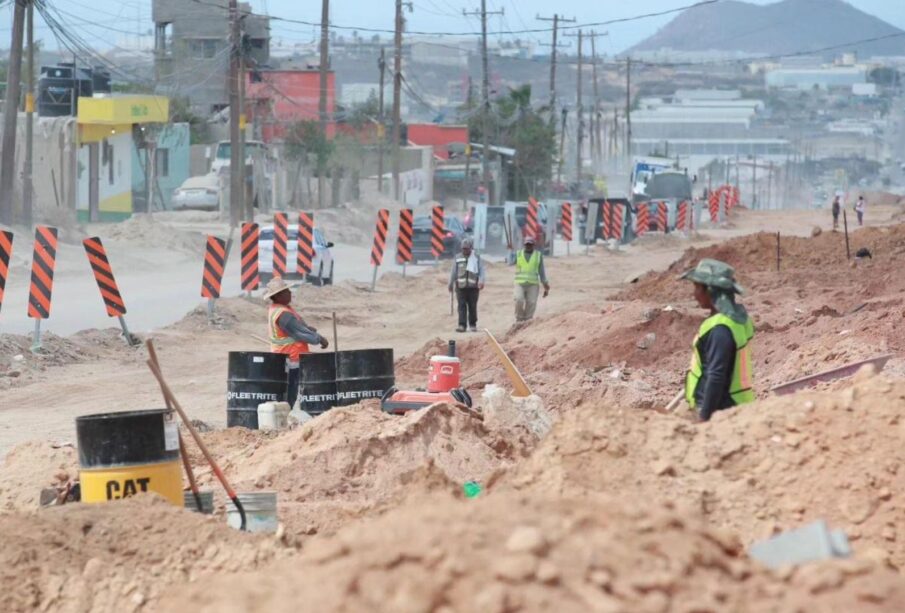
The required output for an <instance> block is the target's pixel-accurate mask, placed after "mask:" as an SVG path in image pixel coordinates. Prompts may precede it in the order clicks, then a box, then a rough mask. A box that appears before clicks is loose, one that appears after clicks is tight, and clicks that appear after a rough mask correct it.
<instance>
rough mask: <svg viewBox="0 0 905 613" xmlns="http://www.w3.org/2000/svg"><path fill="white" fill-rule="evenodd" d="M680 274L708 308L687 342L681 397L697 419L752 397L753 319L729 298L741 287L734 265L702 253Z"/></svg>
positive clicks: (733, 297)
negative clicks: (688, 352)
mask: <svg viewBox="0 0 905 613" xmlns="http://www.w3.org/2000/svg"><path fill="white" fill-rule="evenodd" d="M680 278H682V279H687V280H689V281H692V282H694V297H695V300H697V302H698V304H699V305H701V307H702V308H705V309H708V310H709V311H710V317H708V318H707V319H705V320H704V322H703V323H702V324H701V327H700V329H699V330H698V334H697V336H695V337H694V341H693V342H692V355H691V367H690V368H689V370H688V374H687V376H686V379H685V400H687V401H688V406H690V407H691V408H692V409H696V410H697V412H698V416H699V417H700V419H701V421H708V420H709V419H710V417H711V416H712V415H713V413H715V412H716V411H721V410H723V409H728V408H731V407H734V406H737V405H740V404H744V403H746V402H752V401H753V400H754V383H753V378H752V368H751V345H750V343H751V340H752V339H753V338H754V324H753V323H752V322H751V317H750V316H749V315H748V312H747V311H746V310H745V307H744V306H742V305H740V304H738V303H737V302H736V301H735V296H736V295H737V294H741V293H743V290H742V287H741V286H740V285H739V284H738V283H736V281H735V271H734V270H733V269H732V267H731V266H729V264H726V263H725V262H720V261H719V260H711V259H703V260H701V261H700V262H698V265H697V267H695V268H694V269H692V270H689V271H688V272H686V273H685V274H683V275H682V276H681V277H680Z"/></svg>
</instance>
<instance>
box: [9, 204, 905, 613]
mask: <svg viewBox="0 0 905 613" xmlns="http://www.w3.org/2000/svg"><path fill="white" fill-rule="evenodd" d="M898 212H899V209H898V207H897V206H889V207H886V208H881V207H874V208H872V209H871V213H872V218H871V219H872V223H875V226H874V227H871V228H867V229H865V230H860V231H858V232H855V233H854V234H853V236H852V246H867V247H869V248H870V249H871V251H872V252H873V256H874V257H873V258H872V259H870V260H867V261H862V262H859V263H858V265H857V266H855V267H851V266H850V265H849V264H848V263H847V262H846V260H845V257H844V248H845V246H844V240H843V239H842V237H841V236H840V235H838V234H833V233H831V232H828V231H826V230H827V228H826V226H827V225H828V224H827V220H826V219H824V217H825V213H822V212H782V213H754V212H749V211H740V212H739V214H738V215H736V216H735V217H733V219H732V220H731V223H730V224H729V225H730V227H727V228H713V229H707V230H705V231H704V233H703V235H699V236H696V237H695V238H693V239H687V238H683V237H680V236H655V235H654V236H648V237H646V238H645V239H644V240H642V241H639V242H638V243H636V244H635V245H633V246H631V247H629V248H626V249H623V250H621V251H619V252H613V251H609V250H608V249H606V248H605V247H604V246H602V245H600V246H597V247H595V248H594V249H592V251H591V253H590V254H589V255H583V254H582V255H574V256H572V257H570V258H553V259H550V260H548V270H549V274H550V277H551V283H552V285H553V291H552V293H551V295H550V297H549V298H547V299H545V300H543V301H542V302H541V305H540V308H539V313H538V318H537V319H536V320H535V321H533V322H531V323H530V324H528V325H527V326H523V327H520V328H515V327H513V326H512V320H513V313H512V298H511V275H512V271H511V269H508V268H506V267H505V266H504V265H502V264H492V265H491V267H490V270H489V284H488V288H487V290H486V291H485V292H484V294H483V295H482V299H481V321H480V323H481V325H482V326H487V327H488V328H489V329H491V330H492V331H493V332H494V333H495V334H496V335H497V336H498V337H499V338H500V339H501V341H502V342H503V344H504V345H505V346H506V348H507V350H508V351H509V352H510V355H511V356H512V358H513V360H514V361H515V363H516V364H517V365H518V367H519V368H520V369H521V371H522V372H523V373H524V374H525V376H526V379H527V381H528V383H529V384H530V385H531V387H532V389H533V390H534V391H535V392H536V393H537V394H538V395H539V396H540V398H542V399H543V402H544V403H545V404H546V406H547V409H548V410H549V411H550V415H552V417H553V426H552V430H551V431H550V433H549V434H547V435H546V436H540V435H541V434H543V433H544V432H545V431H546V427H545V428H543V429H540V430H538V429H536V428H534V427H533V426H535V425H536V424H533V423H528V420H529V416H528V415H527V414H524V415H522V416H521V419H524V420H525V422H524V423H519V421H518V420H519V417H518V416H516V419H515V421H514V422H513V419H512V414H509V415H507V416H506V418H505V419H503V418H501V416H500V415H498V414H495V413H494V411H495V410H497V409H496V408H495V407H494V406H492V405H491V404H489V403H488V404H486V406H482V405H481V403H482V402H483V401H481V400H479V403H478V404H479V408H480V409H482V411H477V412H476V411H467V410H463V409H462V408H460V407H454V406H447V405H437V406H435V407H433V408H432V409H430V410H426V411H421V412H418V413H415V414H410V415H408V416H406V417H403V418H397V417H392V416H388V415H385V414H382V413H381V412H380V411H379V409H378V408H377V407H376V403H375V402H367V403H362V404H361V405H357V406H354V407H349V408H346V409H342V410H334V411H332V412H329V413H328V414H326V415H324V416H322V417H319V418H317V419H315V420H314V421H312V422H310V423H308V424H306V425H304V426H302V427H297V428H294V429H291V430H288V431H284V432H280V433H261V432H251V431H246V430H243V429H230V430H224V429H221V427H222V426H223V424H224V422H225V399H224V396H225V394H224V392H225V387H226V357H227V353H228V352H229V351H237V350H253V349H260V348H261V347H262V346H261V345H260V343H259V342H258V341H256V340H255V339H253V338H252V336H251V335H253V334H254V335H259V336H263V335H265V329H264V328H265V324H264V312H265V304H264V302H263V301H261V300H259V299H256V298H252V299H244V298H230V299H225V300H222V301H220V302H219V305H218V313H219V317H218V319H217V321H216V322H214V323H213V324H211V323H209V322H208V321H207V317H206V314H205V312H204V311H203V309H200V308H199V309H197V310H195V311H193V312H191V313H189V314H188V315H186V317H184V318H183V319H181V320H180V321H179V322H177V323H175V324H173V325H170V326H167V327H165V328H162V329H160V330H159V331H158V332H157V333H156V334H155V336H154V337H155V344H156V345H157V348H158V352H159V354H160V359H161V362H162V364H163V369H164V371H165V374H166V375H167V377H168V379H169V382H170V384H171V386H172V387H173V389H174V391H175V393H176V395H177V396H178V397H179V398H180V399H181V400H182V403H183V404H184V405H185V407H186V409H187V410H188V411H189V412H190V414H191V416H192V417H193V418H195V419H199V420H202V421H204V422H206V423H207V424H209V425H211V426H213V429H212V430H211V431H208V432H205V433H204V434H203V436H204V438H205V440H206V442H207V444H208V445H209V446H210V448H211V449H212V450H213V452H214V454H215V455H216V456H217V457H218V458H219V459H220V460H221V462H222V464H223V467H224V469H225V470H226V472H227V474H228V475H229V476H230V478H231V479H232V480H233V482H234V483H235V484H236V486H237V489H239V490H240V491H249V490H272V491H276V492H277V493H278V496H279V501H280V521H281V523H282V527H281V528H280V531H279V532H278V534H277V535H276V536H270V537H254V536H249V535H244V534H240V533H236V532H233V531H232V530H230V529H229V528H227V527H226V526H225V522H224V519H223V503H224V500H223V497H222V495H221V493H220V491H219V488H217V487H216V485H215V483H214V481H213V478H212V476H211V475H210V473H209V471H207V470H206V469H204V468H202V465H203V463H202V461H201V459H200V456H199V454H198V452H197V451H196V450H194V449H192V450H191V451H190V458H191V460H192V462H193V464H194V465H196V466H197V467H198V470H199V479H200V481H201V483H202V484H203V486H204V487H205V488H210V489H215V490H217V495H216V503H217V504H216V506H217V514H216V515H215V516H214V517H213V518H201V517H198V516H196V515H193V514H190V513H188V512H185V511H181V510H179V509H173V508H171V507H169V506H168V505H166V504H164V503H162V502H161V501H158V500H154V499H153V497H145V498H141V497H140V498H139V499H137V500H134V501H129V502H126V503H116V504H109V505H103V506H100V507H87V506H83V505H72V506H68V505H67V506H65V507H62V508H57V509H49V510H41V511H36V510H35V509H36V506H37V498H38V493H39V490H40V488H41V487H51V486H59V485H61V484H64V483H67V482H69V481H70V480H72V479H73V478H75V476H76V474H77V470H78V467H77V454H76V451H75V449H74V447H73V444H74V442H75V441H74V428H73V420H74V418H75V417H76V416H78V415H81V414H86V413H90V412H98V411H110V410H126V409H136V408H147V407H155V406H162V402H161V400H160V395H159V391H158V390H157V388H156V386H155V384H154V381H153V379H152V377H151V376H150V374H149V373H148V371H147V367H146V365H145V364H144V360H145V359H146V354H145V351H144V350H143V349H129V348H127V347H125V346H124V345H123V344H122V343H121V342H117V341H118V339H117V338H116V334H115V332H113V331H111V330H102V331H86V332H83V333H80V334H79V335H76V336H72V337H66V338H56V337H51V338H49V339H48V345H49V347H50V348H51V350H50V351H48V353H47V354H46V355H39V356H35V355H32V354H31V353H30V352H28V351H27V345H28V339H26V338H24V337H19V336H15V335H0V390H2V392H0V393H2V398H3V404H2V409H0V415H2V417H3V419H2V425H0V451H2V452H4V453H5V458H4V460H3V466H2V469H0V509H2V512H3V513H4V515H3V517H2V520H3V521H0V531H4V534H3V540H4V548H3V552H2V554H0V555H2V557H3V558H4V559H3V562H5V563H4V564H2V566H0V568H3V571H2V572H3V573H4V574H3V580H4V585H7V584H8V585H15V589H10V590H5V591H4V593H3V594H2V595H0V609H2V610H4V611H7V610H8V611H28V610H36V609H42V610H61V611H114V610H115V611H121V610H129V611H139V610H141V611H171V610H172V611H175V610H185V608H186V607H187V606H191V608H193V609H196V610H202V611H232V610H235V611H240V610H242V611H247V610H262V611H263V610H277V611H281V610H287V611H288V610H297V609H298V608H300V607H303V608H313V609H318V610H393V611H400V610H402V611H460V610H482V611H484V610H486V611H513V610H550V609H551V608H553V607H556V608H557V609H562V610H566V611H572V610H575V611H586V610H597V611H711V610H712V611H717V610H737V611H792V610H816V611H837V610H859V611H860V610H865V611H898V610H902V609H903V608H905V577H902V575H901V572H902V571H901V569H903V568H905V546H903V544H902V542H903V534H902V533H903V530H905V523H903V522H902V520H901V510H902V508H903V507H905V497H903V493H902V492H903V491H905V487H903V486H905V483H902V477H901V469H900V465H901V463H902V460H903V459H905V458H903V457H902V454H903V452H902V449H903V446H902V440H903V437H905V429H903V427H902V424H901V420H900V415H901V414H902V413H903V410H905V361H903V360H902V358H901V355H902V351H903V348H905V347H903V341H902V340H901V334H900V333H899V329H900V328H901V325H902V320H903V318H905V278H903V277H902V275H901V272H900V262H901V261H902V257H903V255H905V226H896V225H890V221H891V220H893V218H894V217H895V216H896V215H897V214H898ZM160 223H167V222H166V220H162V221H161V222H160ZM191 223H198V224H204V223H208V220H206V219H199V220H198V221H197V222H191ZM821 224H822V225H823V226H824V230H825V231H824V232H823V233H821V234H820V235H819V236H816V237H813V238H811V234H812V229H813V227H814V226H815V225H821ZM181 230H184V228H181ZM777 230H779V231H780V232H781V237H782V238H781V256H782V260H781V265H780V270H779V272H777V271H776V238H775V232H776V231H777ZM762 231H763V232H766V233H761V234H757V233H756V232H762ZM752 232H755V233H754V234H752ZM840 241H842V242H840ZM690 247H691V248H693V249H692V250H690V251H686V250H687V249H688V248H690ZM576 251H577V250H576ZM573 253H574V251H573ZM700 257H720V258H723V259H726V260H728V261H730V262H731V263H733V264H734V265H736V266H737V268H738V271H739V276H740V278H741V282H742V284H743V285H744V286H745V287H746V289H747V290H748V291H747V293H746V295H745V298H744V300H745V303H746V304H747V306H748V307H749V310H750V311H751V312H752V314H753V315H754V317H755V321H756V324H757V328H758V335H757V337H756V339H755V367H756V372H757V377H758V379H757V381H758V384H759V396H760V397H761V400H760V401H759V402H757V403H756V404H754V405H751V406H750V407H745V408H744V409H740V410H736V411H731V412H725V413H721V414H718V415H717V417H716V418H715V419H714V420H713V421H712V422H711V423H709V424H706V425H699V424H696V423H695V422H694V421H693V420H692V419H691V415H690V413H689V412H688V411H687V410H685V409H680V410H678V411H677V412H675V413H673V414H668V415H667V414H663V413H662V412H659V411H656V410H653V409H659V408H660V407H662V406H663V405H664V404H665V403H666V401H667V400H668V399H669V398H670V397H671V396H673V394H674V393H675V391H676V390H677V389H678V388H679V386H680V384H681V377H682V372H683V370H684V368H685V366H686V364H687V360H688V346H689V343H690V339H691V337H692V335H693V333H694V331H695V329H696V327H697V325H699V323H700V320H701V318H702V316H703V315H704V314H703V313H701V312H700V310H699V309H697V308H696V307H695V306H694V305H693V304H692V302H691V301H690V291H689V288H688V287H687V285H686V284H684V283H680V282H678V281H676V276H677V274H678V273H679V272H681V271H682V270H684V269H685V268H687V267H690V266H691V265H692V264H693V262H695V261H696V260H697V259H699V258H700ZM651 271H653V272H651ZM627 282H628V283H627ZM367 289H368V288H367V286H366V285H364V284H360V283H355V282H344V283H340V284H337V285H336V286H334V287H330V288H307V287H306V288H302V289H301V290H300V291H299V292H298V294H297V296H296V304H297V306H298V308H299V309H300V310H301V311H302V312H303V314H304V315H305V317H306V318H307V319H308V320H309V321H310V322H312V323H313V324H314V325H316V326H317V327H318V328H320V329H321V330H322V332H325V331H328V330H330V328H331V316H332V314H333V313H334V312H335V313H336V314H337V320H338V326H339V344H340V347H341V348H342V349H351V348H373V347H392V348H393V349H394V350H395V355H396V358H397V367H396V375H397V381H398V382H399V383H400V384H401V385H404V386H414V385H423V383H424V378H425V374H426V366H427V359H428V358H429V356H430V355H433V354H434V353H438V352H441V351H442V349H443V347H444V345H445V341H446V340H447V339H448V338H456V339H457V340H458V341H459V348H460V356H461V357H462V360H463V368H464V383H465V384H466V386H467V387H468V388H469V390H470V391H471V392H472V395H473V396H474V397H475V398H478V399H480V397H481V392H482V390H483V389H484V388H486V387H487V386H489V385H491V384H495V385H502V386H504V387H508V382H507V379H506V377H505V374H504V372H503V371H502V369H501V368H500V366H499V363H498V361H497V360H496V358H495V357H494V356H493V354H492V353H491V352H490V350H489V349H488V347H487V345H486V341H485V340H484V339H483V338H481V337H480V336H478V335H470V334H467V335H457V334H455V333H453V332H451V330H452V328H453V327H454V325H455V322H454V320H453V319H452V318H451V317H450V315H449V310H448V309H449V302H448V294H447V291H446V270H436V271H427V272H426V273H425V274H422V275H420V276H417V277H414V278H412V277H410V278H405V279H403V278H402V277H401V275H396V274H389V275H385V276H384V278H383V279H381V281H380V283H379V284H378V290H377V291H376V292H374V293H371V292H369V291H367ZM328 336H330V334H328ZM884 352H889V353H893V354H894V355H895V357H894V358H893V359H892V360H890V362H889V364H888V366H887V368H886V373H885V374H884V375H883V376H875V375H874V374H873V373H870V372H862V373H859V375H858V376H857V377H856V378H855V379H854V380H848V381H843V382H836V383H832V384H824V385H822V386H821V387H820V388H818V389H817V390H813V391H809V392H802V393H798V394H795V395H791V396H785V397H770V396H769V394H768V393H767V389H768V388H769V387H770V386H771V385H774V384H776V383H780V382H783V381H787V380H789V379H793V378H795V377H798V376H802V375H804V374H809V373H813V372H817V371H820V370H824V369H827V368H832V367H834V366H839V365H842V364H843V363H845V362H847V361H849V360H854V359H860V358H866V357H871V356H874V355H877V354H879V353H884ZM17 356H21V357H17ZM466 481H477V482H479V483H481V484H482V486H483V487H484V492H483V493H482V494H481V496H479V497H478V499H476V500H465V499H464V497H463V495H462V485H463V483H465V482H466ZM639 503H640V504H639ZM820 518H823V519H826V520H827V521H828V522H829V523H830V524H831V525H832V526H833V527H835V528H841V529H843V530H845V531H846V533H847V534H848V535H849V538H850V539H851V541H852V544H853V547H854V549H855V552H856V557H855V558H854V559H852V560H847V561H840V562H833V563H822V564H811V565H806V566H803V567H800V568H798V569H785V570H781V571H777V572H770V571H767V570H766V569H763V568H761V567H759V566H758V565H757V564H756V563H754V562H752V561H751V560H750V559H749V558H748V557H747V556H746V555H745V548H746V547H747V546H748V545H749V544H751V543H752V542H754V541H756V540H759V539H761V538H765V537H767V536H769V535H771V534H773V533H775V532H778V531H782V530H785V529H789V528H793V527H796V526H800V525H803V524H806V523H808V522H810V521H813V520H815V519H820Z"/></svg>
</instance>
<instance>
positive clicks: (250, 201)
mask: <svg viewBox="0 0 905 613" xmlns="http://www.w3.org/2000/svg"><path fill="white" fill-rule="evenodd" d="M239 41H240V46H239V152H240V153H241V154H242V164H241V165H240V166H239V178H240V180H241V181H242V199H241V200H240V201H239V202H240V204H241V206H242V210H243V211H244V212H243V215H244V217H245V219H248V220H253V219H254V218H255V196H254V192H252V193H251V194H249V193H247V192H248V179H247V177H246V176H245V173H246V171H247V166H246V164H245V160H246V156H245V151H246V149H245V132H246V130H245V126H246V124H247V114H246V108H245V79H246V74H247V72H246V71H247V70H248V64H247V63H246V61H245V50H246V45H245V17H244V16H243V17H242V18H241V19H240V20H239ZM252 138H254V137H252ZM154 156H155V158H156V156H157V154H156V152H155V154H154ZM154 172H155V175H154V182H155V185H156V182H157V174H156V172H157V163H156V160H155V164H154ZM252 176H254V158H252ZM252 185H254V182H253V181H252Z"/></svg>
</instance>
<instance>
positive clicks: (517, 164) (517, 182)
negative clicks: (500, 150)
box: [460, 85, 556, 199]
mask: <svg viewBox="0 0 905 613" xmlns="http://www.w3.org/2000/svg"><path fill="white" fill-rule="evenodd" d="M460 112H461V114H462V117H464V118H465V119H466V120H467V123H468V132H469V138H470V139H471V141H472V142H481V140H482V139H483V129H484V121H483V113H482V112H481V108H480V102H477V101H475V100H473V99H472V100H470V101H469V102H467V103H466V104H465V105H464V106H463V107H462V108H461V109H460ZM487 127H488V130H489V139H488V140H489V141H490V143H491V144H494V145H499V146H502V147H509V148H511V149H515V151H516V154H515V158H514V159H513V161H512V172H511V173H509V186H508V187H509V194H510V196H511V197H513V198H516V199H525V198H527V197H528V196H532V195H538V194H540V193H541V191H542V190H543V189H544V188H545V187H546V184H547V182H549V180H550V178H551V176H552V173H553V160H554V156H555V154H556V132H555V130H554V128H553V127H552V126H551V125H550V124H549V122H548V121H547V119H546V118H545V117H544V116H543V115H541V113H540V112H539V111H538V110H535V109H534V108H532V106H531V86H530V85H523V86H521V87H517V88H514V89H510V90H509V93H508V94H506V95H504V96H500V97H499V98H497V99H496V100H494V101H492V103H491V108H490V112H489V115H488V118H487Z"/></svg>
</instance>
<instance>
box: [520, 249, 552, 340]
mask: <svg viewBox="0 0 905 613" xmlns="http://www.w3.org/2000/svg"><path fill="white" fill-rule="evenodd" d="M534 242H535V241H534V237H533V236H531V235H528V236H526V237H525V244H524V248H522V249H521V250H520V251H519V252H518V253H517V254H516V256H515V321H516V323H519V322H524V321H528V320H529V319H531V318H532V317H534V311H535V310H536V309H537V298H538V295H539V294H540V286H541V285H543V286H544V298H546V297H547V296H548V295H549V294H550V283H549V282H548V281H547V272H546V270H545V269H544V254H542V253H541V252H540V251H537V250H536V249H535V248H534Z"/></svg>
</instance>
